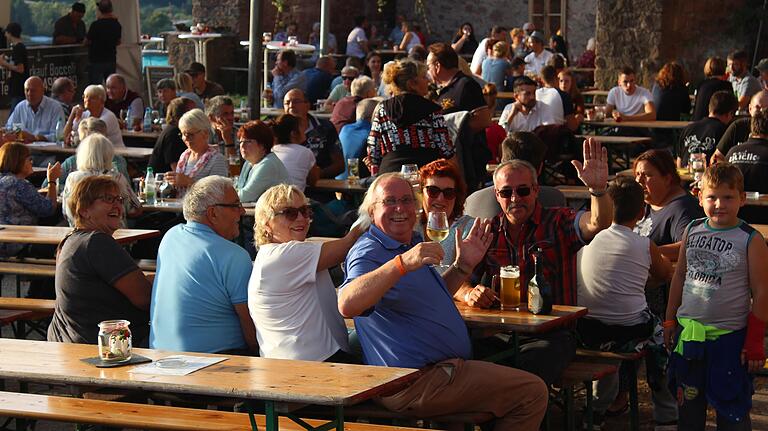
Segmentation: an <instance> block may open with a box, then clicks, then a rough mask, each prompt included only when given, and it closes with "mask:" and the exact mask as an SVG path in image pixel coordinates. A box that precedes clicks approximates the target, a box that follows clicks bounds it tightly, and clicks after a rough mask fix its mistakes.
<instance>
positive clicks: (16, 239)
mask: <svg viewBox="0 0 768 431" xmlns="http://www.w3.org/2000/svg"><path fill="white" fill-rule="evenodd" d="M71 231H72V228H71V227H67V226H17V225H7V224H6V225H0V242H10V243H17V244H50V245H57V244H58V243H60V242H61V240H62V239H64V237H65V236H66V235H67V234H68V233H69V232H71ZM156 236H160V231H158V230H145V229H118V230H117V231H116V232H115V234H114V235H113V238H115V240H116V241H117V242H119V243H120V244H126V243H130V242H134V241H138V240H140V239H145V238H152V237H156Z"/></svg>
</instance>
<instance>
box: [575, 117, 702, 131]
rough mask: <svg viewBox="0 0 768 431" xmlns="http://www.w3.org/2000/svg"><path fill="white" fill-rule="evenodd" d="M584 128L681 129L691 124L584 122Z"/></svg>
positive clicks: (672, 122)
mask: <svg viewBox="0 0 768 431" xmlns="http://www.w3.org/2000/svg"><path fill="white" fill-rule="evenodd" d="M583 124H584V125H585V126H594V127H636V128H640V129H683V128H685V127H686V126H687V125H689V124H691V122H690V121H615V120H612V119H611V120H604V121H594V120H585V121H584V123H583Z"/></svg>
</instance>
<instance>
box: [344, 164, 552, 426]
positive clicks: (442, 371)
mask: <svg viewBox="0 0 768 431" xmlns="http://www.w3.org/2000/svg"><path fill="white" fill-rule="evenodd" d="M417 207H418V204H417V201H416V199H415V197H414V195H413V189H412V188H411V185H410V184H409V183H408V182H407V181H406V180H405V179H403V178H402V177H401V176H400V174H394V173H389V174H382V175H380V176H379V177H378V178H377V179H376V180H375V181H374V182H373V184H371V187H370V189H369V190H368V193H367V194H366V196H365V198H364V200H363V203H362V205H361V206H360V214H361V215H364V216H365V215H367V216H368V217H369V218H370V219H371V221H372V223H373V224H372V225H371V227H370V228H369V229H368V231H367V232H366V233H364V234H363V235H362V236H361V237H360V238H359V239H358V240H357V242H356V243H355V245H354V246H353V247H352V249H350V251H349V253H348V254H347V259H346V261H345V264H344V265H345V273H346V275H347V278H346V280H344V284H342V286H341V290H340V293H339V302H338V303H339V312H341V314H342V315H343V316H345V317H354V320H355V328H356V329H357V333H358V336H359V338H360V343H361V345H362V348H363V357H364V362H365V363H366V364H368V365H378V366H390V367H410V368H420V369H422V370H423V374H422V375H421V377H419V379H417V380H416V381H415V382H413V383H412V384H411V385H410V386H409V387H407V388H405V389H403V390H401V391H400V392H398V393H395V394H392V395H389V396H385V397H381V398H380V402H381V403H382V404H383V405H384V406H385V407H386V408H388V409H390V410H393V411H396V412H401V413H403V414H404V415H407V416H410V417H415V418H426V417H431V416H437V415H444V414H451V413H458V412H462V413H471V412H491V413H493V415H494V416H495V417H496V421H495V426H494V429H495V430H511V429H519V430H537V429H538V428H539V425H540V424H541V419H542V418H543V416H544V412H545V411H546V408H547V389H546V387H545V386H544V384H543V383H542V382H541V380H540V379H539V378H537V377H536V376H534V375H531V374H529V373H526V372H524V371H520V370H516V369H514V368H510V367H505V366H502V365H497V364H493V363H490V362H484V361H474V360H470V357H471V350H472V348H471V346H470V341H469V336H468V334H467V329H466V326H465V324H464V321H463V320H462V318H461V316H460V315H459V313H458V311H457V309H456V306H455V305H454V303H453V297H452V295H453V293H455V292H456V290H457V289H458V287H459V286H460V285H461V284H462V283H463V282H464V281H465V280H466V279H467V277H468V276H469V273H470V272H471V271H472V268H474V267H475V265H476V264H477V263H478V262H479V261H480V260H482V259H483V255H484V254H485V251H486V250H487V248H488V245H489V244H490V239H491V236H492V233H491V232H490V231H489V230H488V221H487V220H479V219H478V220H475V222H474V224H473V226H472V228H471V230H470V232H469V234H468V236H467V237H466V238H464V239H461V240H458V241H457V253H456V260H455V261H454V262H453V264H452V265H451V266H450V267H449V269H448V270H446V272H444V273H443V275H442V276H441V275H440V274H438V273H437V272H436V271H435V269H434V268H432V267H431V265H433V264H437V263H439V262H440V261H441V260H442V259H443V255H444V253H443V248H442V246H441V245H440V244H439V243H437V242H423V240H422V238H421V235H420V234H419V233H417V232H414V230H413V228H414V225H415V223H416V210H417ZM456 237H457V238H462V234H461V232H458V233H457V235H456Z"/></svg>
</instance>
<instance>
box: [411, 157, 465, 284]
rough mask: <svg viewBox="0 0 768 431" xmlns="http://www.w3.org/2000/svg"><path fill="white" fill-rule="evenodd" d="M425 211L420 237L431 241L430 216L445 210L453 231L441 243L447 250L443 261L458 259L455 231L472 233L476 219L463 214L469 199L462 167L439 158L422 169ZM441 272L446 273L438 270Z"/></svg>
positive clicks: (423, 212) (437, 268)
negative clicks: (466, 201)
mask: <svg viewBox="0 0 768 431" xmlns="http://www.w3.org/2000/svg"><path fill="white" fill-rule="evenodd" d="M419 173H420V174H421V192H422V196H423V199H422V203H421V205H422V209H423V210H424V211H422V213H421V229H422V232H421V234H422V235H423V236H424V238H429V237H428V236H427V232H426V226H427V216H428V214H429V213H430V212H436V211H442V212H444V213H445V214H446V215H447V216H448V225H449V226H450V230H449V232H448V236H447V237H446V238H445V239H444V240H443V241H441V242H440V245H442V246H443V250H444V251H445V257H444V258H443V262H453V261H454V260H456V231H457V229H461V230H462V232H463V235H464V236H466V235H468V234H469V229H470V228H471V227H472V223H473V222H474V221H475V219H474V217H470V216H468V215H464V200H465V199H466V197H467V184H466V183H465V182H464V179H463V178H462V175H461V172H460V171H459V168H458V167H456V165H454V164H453V163H451V162H449V161H447V160H445V159H438V160H435V161H434V162H432V163H429V164H427V165H424V166H423V167H422V168H421V169H420V170H419ZM435 269H436V270H438V271H441V272H442V271H444V270H445V269H447V268H445V269H441V268H440V267H435Z"/></svg>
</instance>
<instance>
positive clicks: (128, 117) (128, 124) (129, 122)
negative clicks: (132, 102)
mask: <svg viewBox="0 0 768 431" xmlns="http://www.w3.org/2000/svg"><path fill="white" fill-rule="evenodd" d="M123 121H125V130H133V113H132V112H131V107H130V106H129V107H128V109H126V110H125V118H123Z"/></svg>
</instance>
